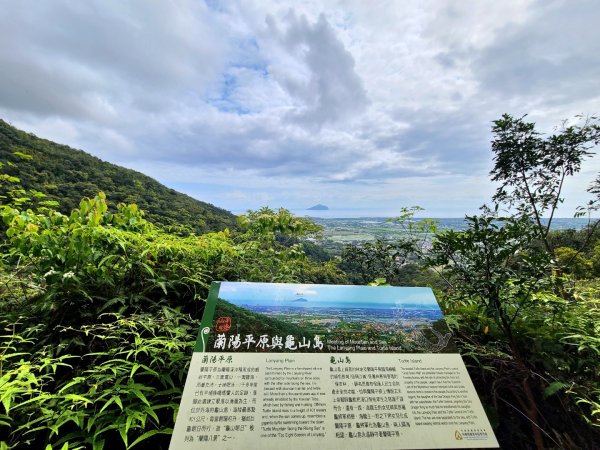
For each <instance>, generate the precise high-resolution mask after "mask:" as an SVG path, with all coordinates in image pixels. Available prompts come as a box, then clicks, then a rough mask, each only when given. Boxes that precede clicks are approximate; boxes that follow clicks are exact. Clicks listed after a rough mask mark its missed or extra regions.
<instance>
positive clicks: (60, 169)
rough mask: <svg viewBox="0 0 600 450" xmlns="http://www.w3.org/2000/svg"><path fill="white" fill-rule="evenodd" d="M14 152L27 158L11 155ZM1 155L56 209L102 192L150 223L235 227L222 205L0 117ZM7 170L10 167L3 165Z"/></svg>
mask: <svg viewBox="0 0 600 450" xmlns="http://www.w3.org/2000/svg"><path fill="white" fill-rule="evenodd" d="M15 151H19V152H22V153H26V154H29V155H31V156H32V157H33V159H32V160H27V161H23V160H21V159H18V158H17V157H15V156H14V155H13V152H15ZM0 159H2V160H3V161H14V162H17V160H18V173H17V171H16V169H13V170H14V173H12V174H13V175H16V176H18V177H19V178H20V179H21V183H22V185H23V187H25V188H26V189H36V190H39V191H41V192H44V193H45V194H47V199H48V200H56V201H58V202H59V203H60V207H59V209H60V211H61V212H65V213H69V212H70V211H71V210H72V209H74V208H76V207H77V206H78V205H79V201H80V200H81V198H82V197H94V196H95V195H96V194H97V193H98V192H99V191H103V192H105V193H106V195H107V197H108V199H109V200H110V201H111V203H113V204H117V203H120V202H123V203H136V204H137V205H138V206H139V207H140V209H142V210H143V211H145V213H146V218H147V219H148V220H150V221H151V222H153V223H155V224H158V225H163V226H170V225H184V226H188V227H190V228H191V229H192V230H194V231H195V232H196V233H204V232H207V231H214V230H222V229H224V228H235V227H236V221H235V216H234V215H233V214H231V213H230V212H228V211H225V210H224V209H221V208H217V207H216V206H213V205H211V204H208V203H204V202H201V201H198V200H196V199H193V198H192V197H189V196H187V195H185V194H181V193H179V192H177V191H175V190H173V189H169V188H167V187H165V186H163V185H162V184H160V183H159V182H157V181H156V180H154V179H152V178H150V177H148V176H146V175H143V174H141V173H139V172H136V171H134V170H130V169H125V168H123V167H120V166H117V165H114V164H111V163H107V162H104V161H102V160H100V159H98V158H96V157H94V156H92V155H89V154H87V153H85V152H84V151H81V150H76V149H73V148H71V147H68V146H66V145H60V144H56V143H54V142H51V141H48V140H46V139H40V138H38V137H37V136H35V135H33V134H30V133H26V132H24V131H21V130H18V129H16V128H14V127H13V126H11V125H9V124H8V123H6V122H4V121H3V120H0ZM6 171H7V172H9V173H10V172H11V168H10V167H7V170H6Z"/></svg>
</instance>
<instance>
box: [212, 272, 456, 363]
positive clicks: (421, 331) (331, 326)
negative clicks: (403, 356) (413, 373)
mask: <svg viewBox="0 0 600 450" xmlns="http://www.w3.org/2000/svg"><path fill="white" fill-rule="evenodd" d="M218 297H219V301H218V302H217V304H216V308H215V311H214V315H213V321H212V327H211V331H210V335H209V338H208V341H207V348H206V351H234V352H239V351H281V352H310V351H312V352H322V351H327V352H365V353H375V352H394V353H397V352H402V353H431V352H445V353H456V352H457V350H456V346H455V345H454V342H453V340H452V339H451V333H450V331H449V329H448V327H447V325H446V322H445V320H444V317H443V314H442V311H441V309H440V307H439V305H438V303H437V301H436V299H435V297H434V296H433V292H432V291H431V289H429V288H402V289H397V288H396V289H394V288H392V289H385V288H381V289H377V288H374V287H373V286H351V287H350V286H336V285H294V284H267V283H222V284H221V287H220V290H219V294H218Z"/></svg>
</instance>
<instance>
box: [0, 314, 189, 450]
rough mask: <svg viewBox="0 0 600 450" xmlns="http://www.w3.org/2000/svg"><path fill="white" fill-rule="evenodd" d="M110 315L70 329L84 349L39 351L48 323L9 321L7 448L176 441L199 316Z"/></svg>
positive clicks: (3, 376)
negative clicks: (81, 351) (174, 428)
mask: <svg viewBox="0 0 600 450" xmlns="http://www.w3.org/2000/svg"><path fill="white" fill-rule="evenodd" d="M100 319H103V320H105V321H106V323H104V324H95V325H89V326H82V327H63V328H61V330H60V331H61V333H62V334H64V336H65V339H69V340H71V341H75V342H78V343H79V345H80V346H81V348H82V349H85V350H86V351H85V353H84V354H83V356H80V355H78V354H61V347H60V346H59V347H58V348H51V347H43V348H41V349H36V348H35V342H36V341H37V340H38V339H39V337H40V336H39V332H40V330H42V329H43V327H40V326H24V325H23V324H19V323H9V322H8V321H7V320H6V319H3V320H2V322H0V324H1V325H2V329H3V330H5V333H6V334H5V335H3V336H2V338H1V339H2V341H1V343H0V402H1V407H0V411H1V415H0V436H3V437H2V438H0V439H1V440H0V448H2V449H21V448H44V447H46V446H48V445H49V446H50V447H51V448H56V449H59V448H65V449H67V448H68V449H70V450H72V449H83V448H93V449H95V450H96V449H98V450H100V449H103V448H107V449H113V448H127V449H129V448H133V447H135V446H138V445H139V444H141V443H143V447H145V448H153V449H160V448H166V447H167V445H168V440H169V438H168V436H165V435H169V434H170V433H171V432H172V426H173V423H174V420H175V417H176V415H177V409H178V406H179V402H180V399H181V394H182V391H183V383H184V379H185V374H186V373H187V368H188V364H189V361H190V356H191V352H192V347H193V341H194V338H195V333H196V328H197V327H196V324H195V322H194V321H192V320H191V318H190V317H189V316H186V315H184V314H182V313H181V312H179V311H178V310H174V309H170V308H166V307H163V308H162V309H161V310H160V311H159V312H157V313H154V314H147V313H144V314H134V315H131V316H129V317H124V316H122V315H120V314H107V315H105V316H104V317H101V318H100ZM161 435H162V437H161ZM46 448H48V447H46Z"/></svg>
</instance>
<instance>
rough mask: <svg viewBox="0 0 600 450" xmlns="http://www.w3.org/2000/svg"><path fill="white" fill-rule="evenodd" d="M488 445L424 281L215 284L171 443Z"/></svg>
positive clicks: (181, 446)
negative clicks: (400, 284) (378, 284)
mask: <svg viewBox="0 0 600 450" xmlns="http://www.w3.org/2000/svg"><path fill="white" fill-rule="evenodd" d="M284 447H285V448H286V449H290V450H292V449H296V448H298V449H300V448H302V449H306V448H321V449H434V448H474V447H477V448H497V447H498V443H497V441H496V438H495V436H494V433H493V431H492V429H491V426H490V424H489V421H488V419H487V417H486V415H485V412H484V410H483V407H482V406H481V402H480V401H479V398H478V397H477V394H476V392H475V389H474V387H473V383H472V382H471V379H470V378H469V375H468V373H467V371H466V368H465V366H464V363H463V361H462V359H461V357H460V355H459V354H458V352H457V350H456V347H455V345H454V341H453V339H452V337H451V333H450V331H449V330H448V327H447V326H446V323H445V320H444V317H443V314H442V312H441V310H440V308H439V305H438V303H437V301H436V300H435V297H434V295H433V292H432V291H431V289H429V288H405V287H375V286H337V285H299V284H271V283H243V282H240V283H233V282H215V283H213V285H212V286H211V290H210V294H209V298H208V301H207V305H206V308H205V312H204V316H203V319H202V323H201V326H200V333H199V335H198V340H197V342H196V346H195V349H194V353H193V356H192V361H191V364H190V369H189V372H188V376H187V381H186V384H185V388H184V393H183V398H182V401H181V405H180V409H179V413H178V416H177V421H176V424H175V429H174V432H173V437H172V439H171V446H170V449H171V450H188V449H189V450H191V449H199V448H202V449H203V448H213V449H217V448H218V449H228V448H230V449H261V450H262V449H273V450H275V449H277V450H279V449H281V448H284Z"/></svg>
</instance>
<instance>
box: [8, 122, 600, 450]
mask: <svg viewBox="0 0 600 450" xmlns="http://www.w3.org/2000/svg"><path fill="white" fill-rule="evenodd" d="M6 129H7V130H8V131H10V130H14V129H12V128H10V127H8V128H6ZM14 134H15V136H16V137H13V138H11V139H13V140H4V141H3V144H2V145H3V149H4V152H5V153H6V152H10V153H9V155H8V157H6V158H4V161H3V165H2V166H1V171H0V172H1V173H0V196H1V198H0V200H1V202H2V204H1V205H0V216H1V218H2V223H1V225H0V232H1V233H2V237H1V244H0V245H1V246H0V250H1V251H0V302H1V303H0V322H1V323H0V327H1V329H2V337H1V338H0V449H24V448H40V449H46V448H48V449H71V450H72V449H79V448H81V449H83V448H93V449H102V448H106V449H113V448H115V449H117V448H132V447H134V448H148V449H161V448H167V445H168V441H169V434H170V433H171V431H172V427H173V423H174V418H175V416H176V413H177V408H178V404H179V401H180V398H181V393H182V389H183V382H184V379H185V375H186V371H187V365H188V364H189V360H190V355H191V351H192V347H193V343H194V340H195V335H196V332H197V326H198V323H199V320H200V317H201V314H202V310H203V305H204V299H205V298H206V295H207V286H208V285H209V283H210V282H211V281H212V280H245V281H271V282H275V281H276V282H302V283H347V282H349V280H352V281H355V282H359V283H366V282H373V281H374V280H375V283H377V284H382V283H385V282H386V281H387V282H389V283H392V284H404V285H406V284H420V285H430V286H433V287H434V288H435V289H436V292H437V295H438V298H439V299H440V301H441V303H442V306H443V309H444V311H445V313H446V315H447V319H448V324H449V325H450V327H451V328H452V329H453V331H454V333H455V336H456V338H457V342H458V344H459V349H460V351H461V353H462V354H463V356H464V358H465V360H466V361H467V363H468V365H469V370H470V373H471V376H472V377H473V379H474V382H475V384H476V387H477V389H478V392H479V394H480V396H481V397H482V400H483V402H484V405H485V407H486V410H487V412H488V415H489V417H490V419H491V421H492V423H493V425H494V427H495V431H496V434H497V437H498V439H499V441H500V442H501V445H502V446H503V447H504V448H526V449H527V448H538V449H541V448H556V449H559V448H573V449H575V448H589V449H592V448H594V447H593V446H594V442H597V441H598V439H600V432H599V430H600V377H599V374H598V366H599V364H598V363H599V360H600V299H599V298H600V280H599V279H598V277H599V276H600V240H599V239H598V233H597V231H596V227H595V225H593V224H592V225H591V226H590V227H589V229H587V230H582V231H580V232H574V231H573V232H570V231H569V232H561V233H558V232H551V231H550V228H549V227H547V228H546V227H545V226H542V224H541V222H540V221H538V220H537V218H539V217H541V215H545V216H550V217H552V216H553V214H554V212H555V210H556V206H557V205H558V204H559V203H560V201H561V198H562V197H561V191H562V186H563V182H564V180H565V179H566V177H568V176H571V175H574V174H575V173H576V172H577V171H578V170H579V168H580V166H581V163H582V161H583V160H584V159H585V158H586V157H588V156H589V155H590V153H589V150H590V148H591V146H592V145H594V144H597V143H598V140H599V136H600V128H599V127H598V125H597V124H596V123H595V122H594V121H593V120H592V121H591V122H587V123H583V124H580V125H577V126H573V127H567V128H564V129H563V130H561V131H560V132H557V134H556V135H553V136H550V137H544V136H541V135H539V134H538V133H537V132H536V131H535V128H534V126H533V124H529V123H527V122H526V121H524V120H523V118H521V119H514V118H512V117H510V116H504V117H503V118H502V119H500V120H499V121H497V122H496V123H495V128H494V134H495V136H496V139H495V141H494V142H493V144H492V150H493V152H494V156H495V168H494V171H493V172H492V177H493V178H494V179H495V180H496V181H497V182H499V183H500V188H499V190H498V192H497V194H496V196H495V199H494V201H495V202H496V203H495V205H494V206H493V207H486V208H483V209H482V211H481V214H480V215H477V216H473V217H468V218H467V219H468V221H469V227H468V228H467V229H466V230H464V231H461V232H457V231H444V232H437V231H436V229H435V223H434V222H432V221H429V220H424V221H417V220H414V218H413V215H414V213H415V212H417V209H416V208H408V209H404V210H403V211H402V214H401V215H400V217H398V218H397V219H396V221H397V222H398V223H399V224H400V225H401V226H403V227H404V229H405V233H404V235H403V237H402V238H401V239H399V240H396V241H394V242H386V241H376V242H375V243H369V244H365V245H364V246H362V247H360V246H348V247H347V248H346V249H345V250H344V252H343V254H342V257H341V258H340V259H331V260H328V258H327V257H326V255H324V254H323V252H322V251H319V250H317V249H316V248H314V247H313V246H311V245H310V244H309V245H306V243H305V241H303V239H304V238H306V237H307V236H311V237H314V236H316V235H317V234H318V232H319V227H318V226H316V225H315V224H313V223H311V222H310V221H308V220H306V219H300V218H297V217H294V216H293V215H291V214H290V213H289V212H288V211H286V210H283V209H280V210H278V211H273V210H271V209H268V208H263V209H261V210H259V211H254V212H252V211H251V212H248V214H246V215H244V216H241V217H240V220H239V228H238V230H239V231H237V230H231V231H230V230H221V231H215V232H209V233H205V234H194V233H173V232H169V231H168V230H167V229H165V228H162V227H160V226H157V225H154V224H152V223H151V222H150V221H148V220H146V218H145V217H144V213H143V212H142V210H140V208H138V206H136V205H135V204H132V203H129V204H127V203H120V204H117V205H115V204H114V203H111V200H112V197H111V196H110V195H109V196H107V195H105V194H104V193H102V192H95V193H94V194H93V195H89V196H88V197H85V198H83V199H80V201H79V202H78V203H77V204H75V205H73V204H70V206H69V207H65V206H64V204H63V206H60V204H57V200H56V199H58V202H59V203H60V202H61V200H62V199H61V198H59V197H60V196H59V195H57V194H56V192H54V194H52V192H53V191H52V189H54V188H49V189H48V193H49V194H52V195H48V196H44V194H43V193H42V191H43V190H44V189H42V188H43V184H44V182H42V184H41V185H40V184H33V185H31V184H25V182H24V181H23V180H22V179H21V178H23V179H25V178H26V177H35V173H36V172H33V171H31V170H30V169H31V167H38V166H34V165H33V164H34V161H36V158H44V157H47V156H44V152H42V151H41V150H39V149H37V148H36V147H35V145H33V144H31V143H32V142H33V143H37V144H36V145H38V146H40V148H41V147H44V146H51V145H52V144H50V143H47V142H46V141H41V140H37V138H33V137H31V136H30V135H27V134H24V133H23V134H22V133H21V132H16V131H15V132H14ZM6 139H8V138H6ZM14 139H17V140H16V141H14ZM19 139H20V140H19ZM27 142H29V143H30V144H31V145H23V143H27ZM36 164H37V163H36ZM39 167H41V166H39ZM22 168H24V169H22ZM47 170H49V169H48V168H47ZM80 170H83V169H80ZM38 173H42V172H41V170H40V171H39V172H38ZM515 174H517V175H519V174H520V176H514V175H515ZM48 177H50V175H48ZM42 178H43V177H42ZM32 179H33V178H32ZM48 179H50V178H48ZM34 181H35V180H34ZM599 185H600V182H598V181H597V182H596V183H594V185H593V186H592V187H591V189H590V192H591V193H592V194H594V195H597V194H598V186H599ZM32 186H34V187H32ZM127 195H130V194H127ZM128 198H129V197H127V196H126V197H125V199H126V200H127V199H128ZM118 199H121V197H118ZM69 201H70V200H69ZM148 201H152V198H148ZM599 203H600V198H596V199H595V200H593V201H592V202H591V203H590V204H588V205H587V206H586V207H587V208H588V209H589V210H594V209H595V208H597V207H598V204H599ZM502 205H505V206H508V207H511V209H510V211H512V213H509V212H503V210H502ZM155 211H157V212H155V214H159V212H158V211H159V210H155ZM532 218H533V220H531V219H532ZM157 222H158V223H160V221H157ZM307 251H309V252H311V254H313V255H314V258H310V257H308V256H307V253H306V252H307ZM342 268H343V269H344V270H345V271H344V270H342ZM382 278H385V280H382ZM224 307H227V305H224ZM271 325H272V326H274V327H277V326H279V324H277V323H275V322H274V323H273V324H271Z"/></svg>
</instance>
